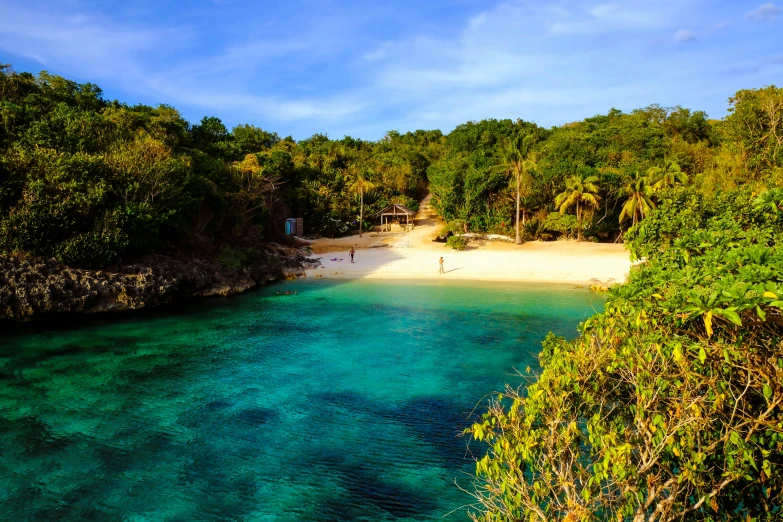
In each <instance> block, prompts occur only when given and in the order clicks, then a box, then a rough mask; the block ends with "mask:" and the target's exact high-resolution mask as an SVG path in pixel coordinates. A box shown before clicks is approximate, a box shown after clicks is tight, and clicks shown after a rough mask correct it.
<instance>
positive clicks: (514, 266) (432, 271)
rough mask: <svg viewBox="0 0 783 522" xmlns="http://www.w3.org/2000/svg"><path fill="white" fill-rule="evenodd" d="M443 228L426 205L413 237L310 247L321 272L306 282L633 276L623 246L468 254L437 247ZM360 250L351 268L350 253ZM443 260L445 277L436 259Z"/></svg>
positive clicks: (547, 245) (585, 280)
mask: <svg viewBox="0 0 783 522" xmlns="http://www.w3.org/2000/svg"><path fill="white" fill-rule="evenodd" d="M441 226H442V223H441V222H440V221H439V220H438V219H437V217H436V216H435V215H434V214H433V213H432V212H431V210H430V208H429V205H428V201H427V200H425V201H423V202H422V206H421V210H420V212H419V214H418V215H417V217H416V227H415V228H414V229H413V230H412V231H409V232H402V231H400V232H387V233H375V232H371V233H365V234H363V237H362V238H361V239H359V236H358V235H355V236H349V237H344V238H339V239H319V240H316V241H314V242H312V243H311V244H310V248H311V249H312V251H313V257H316V258H319V259H320V261H321V266H320V267H319V268H315V269H312V270H308V271H307V277H313V278H317V277H324V278H378V279H434V278H441V279H463V280H464V279H467V280H484V281H536V282H549V283H574V284H584V285H590V284H593V283H597V282H600V283H602V284H612V283H615V282H618V283H621V282H623V281H625V278H626V276H627V274H628V272H629V270H630V267H631V261H630V258H629V254H628V251H627V250H626V249H625V247H624V246H623V245H622V244H606V243H591V242H586V241H582V242H576V241H552V242H542V241H530V242H527V243H524V244H522V245H515V244H513V243H507V242H503V241H472V242H471V243H470V245H469V247H468V248H467V249H466V250H464V251H456V250H453V249H451V248H449V247H447V246H446V245H445V244H444V243H437V242H434V241H433V239H434V238H435V237H436V236H437V234H438V232H439V231H440V228H441ZM351 247H353V248H354V249H355V250H356V255H355V257H354V263H351V257H350V255H349V250H350V249H351ZM441 256H443V258H444V270H445V273H444V274H438V259H439V258H440V257H441Z"/></svg>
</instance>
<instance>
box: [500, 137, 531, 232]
mask: <svg viewBox="0 0 783 522" xmlns="http://www.w3.org/2000/svg"><path fill="white" fill-rule="evenodd" d="M535 140H536V136H535V135H534V134H527V135H523V134H521V133H519V134H517V135H516V136H514V137H512V138H507V139H506V142H505V146H504V147H503V149H502V151H501V157H502V159H501V161H502V163H501V164H500V165H497V167H498V168H501V169H504V170H506V171H508V172H509V173H511V174H513V175H514V177H515V178H516V184H517V211H516V216H515V218H514V219H515V228H516V234H517V237H516V243H517V245H521V244H522V236H521V235H520V232H519V213H520V211H521V204H520V200H521V198H522V193H523V192H524V193H525V194H527V193H528V192H529V191H530V188H531V185H532V180H531V177H530V172H531V171H532V170H533V169H535V168H536V161H535V156H534V155H533V152H532V151H531V147H532V145H533V144H534V143H535Z"/></svg>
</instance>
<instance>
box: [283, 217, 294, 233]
mask: <svg viewBox="0 0 783 522" xmlns="http://www.w3.org/2000/svg"><path fill="white" fill-rule="evenodd" d="M285 235H287V236H295V235H297V234H296V218H289V219H286V220H285Z"/></svg>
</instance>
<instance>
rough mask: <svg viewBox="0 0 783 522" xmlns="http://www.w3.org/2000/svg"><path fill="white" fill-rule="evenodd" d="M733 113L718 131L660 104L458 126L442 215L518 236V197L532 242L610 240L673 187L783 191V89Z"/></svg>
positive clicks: (433, 183)
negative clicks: (546, 125)
mask: <svg viewBox="0 0 783 522" xmlns="http://www.w3.org/2000/svg"><path fill="white" fill-rule="evenodd" d="M730 104H731V106H730V112H731V114H730V115H729V116H728V117H727V118H725V119H724V120H720V121H716V120H709V119H708V117H707V115H706V114H705V113H703V112H700V111H695V112H694V111H691V110H689V109H684V108H681V107H675V108H664V107H659V106H656V105H653V106H650V107H647V108H645V109H639V110H635V111H633V112H631V113H630V114H625V113H622V112H620V111H617V110H611V111H609V113H607V114H606V115H601V116H596V117H593V118H587V119H586V120H584V121H581V122H575V123H570V124H567V125H563V126H561V127H555V128H552V129H543V128H540V127H537V126H536V125H534V124H532V123H528V122H524V121H521V120H516V121H512V120H501V121H497V120H486V121H481V122H478V123H473V122H471V123H467V124H464V125H460V126H458V127H457V128H456V129H455V130H454V131H452V132H451V133H450V134H449V135H448V136H447V137H446V143H445V150H444V152H443V155H442V157H441V159H440V160H438V161H436V162H435V163H434V164H433V165H432V166H431V167H430V169H429V172H428V175H429V176H428V177H429V181H430V188H431V190H432V193H433V205H434V206H435V207H436V209H437V210H438V211H439V212H440V213H441V215H442V216H443V217H444V218H445V219H447V220H449V221H451V220H461V221H463V222H465V223H467V225H468V226H467V229H468V230H469V231H472V232H480V231H487V232H493V233H505V234H509V235H511V234H512V230H513V225H514V220H515V206H516V199H517V196H518V195H519V196H520V200H521V202H520V204H519V217H520V222H521V225H522V226H521V228H522V232H521V233H522V236H523V239H534V238H537V239H550V238H557V237H566V238H577V237H582V236H584V237H589V238H598V239H600V240H604V241H613V240H615V239H617V238H618V236H619V235H620V234H621V232H622V231H624V230H627V229H628V228H630V227H631V226H633V225H634V224H635V223H637V222H638V221H639V220H640V219H643V218H644V217H645V216H647V215H649V213H650V212H651V210H652V209H653V208H655V207H656V206H657V205H658V203H659V202H660V200H661V193H662V191H664V190H666V189H667V188H668V187H671V186H674V185H680V184H687V185H689V186H692V187H694V188H696V189H697V190H699V191H701V192H703V193H715V192H719V191H723V190H728V189H732V188H736V187H739V186H745V185H747V184H753V183H761V184H764V183H773V184H775V183H777V184H779V183H782V182H783V170H782V169H781V145H783V124H782V123H781V113H782V112H783V108H781V89H777V88H775V87H767V88H764V89H757V90H745V91H739V92H738V93H737V94H736V95H735V96H734V97H733V98H732V99H731V100H730ZM518 173H519V174H520V175H519V176H518V175H517V174H518ZM520 180H521V181H520ZM565 216H573V219H572V218H571V217H568V218H565Z"/></svg>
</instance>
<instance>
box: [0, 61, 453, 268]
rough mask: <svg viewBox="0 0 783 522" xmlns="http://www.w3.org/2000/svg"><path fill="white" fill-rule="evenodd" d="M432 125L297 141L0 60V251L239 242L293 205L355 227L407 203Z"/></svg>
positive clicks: (94, 254)
mask: <svg viewBox="0 0 783 522" xmlns="http://www.w3.org/2000/svg"><path fill="white" fill-rule="evenodd" d="M442 140H443V137H442V135H441V133H440V132H438V131H432V132H423V131H418V132H415V133H407V134H399V133H393V132H392V133H389V134H388V135H387V136H386V137H385V138H384V139H383V140H380V141H379V142H365V141H362V140H355V139H352V138H350V137H346V138H344V139H342V140H330V139H329V138H327V137H326V136H322V135H315V136H313V137H311V138H309V139H307V140H303V141H300V142H298V143H297V142H295V141H294V140H292V139H291V138H285V139H281V138H280V137H279V136H278V135H277V134H274V133H269V132H266V131H264V130H262V129H259V128H257V127H254V126H252V125H240V126H237V127H235V128H234V129H233V130H231V131H228V130H227V129H226V127H225V126H224V125H223V124H222V122H221V121H220V120H219V119H217V118H214V117H205V118H204V119H202V120H201V121H200V122H199V123H198V124H195V125H191V124H189V123H188V122H187V121H185V120H184V119H183V118H182V116H181V115H180V114H179V113H178V112H177V111H176V110H175V109H173V108H171V107H167V106H159V107H148V106H144V105H137V106H128V105H126V104H122V103H119V102H117V101H107V100H105V99H104V98H103V96H102V92H101V90H100V89H99V88H98V87H97V86H95V85H93V84H89V83H88V84H81V85H80V84H77V83H75V82H72V81H68V80H66V79H64V78H61V77H58V76H52V75H49V74H47V73H45V72H44V73H41V74H40V75H38V76H37V77H36V76H33V75H31V74H28V73H19V74H17V73H15V72H12V71H11V70H10V68H9V67H7V66H2V68H0V252H3V251H4V252H14V251H17V252H24V253H30V254H34V255H42V256H54V257H56V258H58V259H60V260H61V261H64V262H66V263H68V264H71V265H77V266H88V267H92V266H105V265H107V264H110V263H112V262H115V261H117V260H118V259H120V258H123V257H130V256H136V255H139V254H143V253H146V252H149V251H151V250H154V249H172V248H186V249H191V250H199V251H211V250H214V249H220V250H222V249H231V248H243V247H248V246H251V245H252V244H254V243H255V242H257V241H258V240H260V239H263V238H267V239H269V238H275V237H276V236H277V235H279V234H281V233H282V226H283V220H284V219H285V218H286V217H303V218H304V219H305V223H306V226H307V228H308V231H309V233H311V234H314V235H315V234H332V235H333V234H345V233H346V232H348V231H349V230H351V229H353V230H358V226H359V216H360V214H361V213H362V210H363V211H364V215H365V216H366V215H367V214H368V213H372V212H373V211H376V210H378V209H380V208H382V207H383V206H386V205H387V204H389V203H391V202H395V203H403V204H406V205H408V206H410V207H412V208H414V209H415V208H416V207H417V201H418V198H419V197H420V196H421V194H422V192H423V190H424V189H425V187H426V171H427V168H428V167H429V165H430V163H431V162H432V160H433V159H434V158H435V157H437V155H438V154H439V150H440V143H441V141H442Z"/></svg>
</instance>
